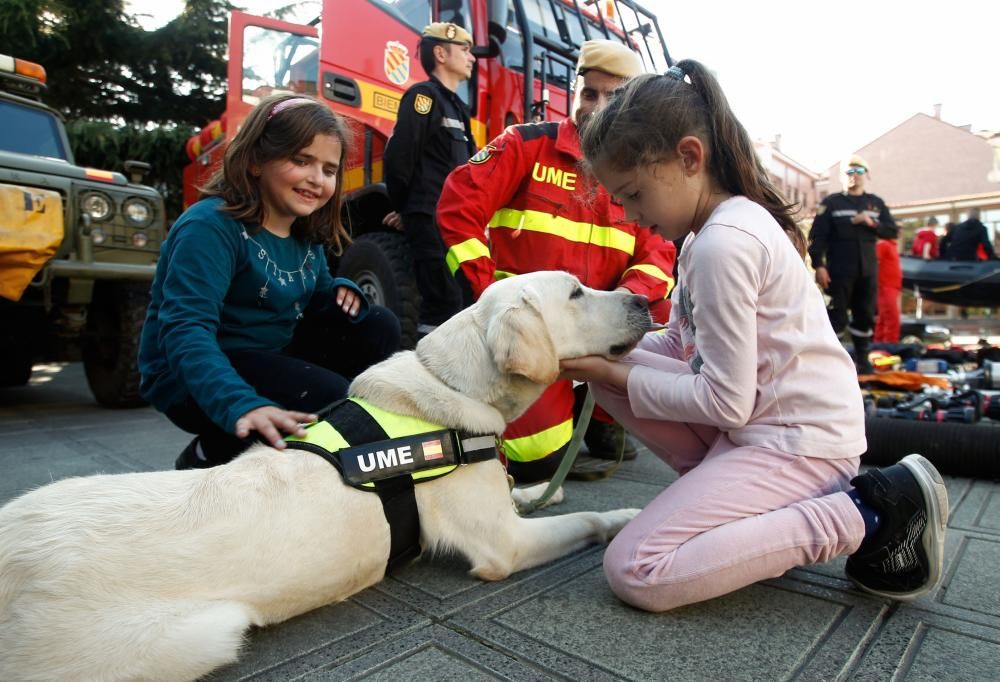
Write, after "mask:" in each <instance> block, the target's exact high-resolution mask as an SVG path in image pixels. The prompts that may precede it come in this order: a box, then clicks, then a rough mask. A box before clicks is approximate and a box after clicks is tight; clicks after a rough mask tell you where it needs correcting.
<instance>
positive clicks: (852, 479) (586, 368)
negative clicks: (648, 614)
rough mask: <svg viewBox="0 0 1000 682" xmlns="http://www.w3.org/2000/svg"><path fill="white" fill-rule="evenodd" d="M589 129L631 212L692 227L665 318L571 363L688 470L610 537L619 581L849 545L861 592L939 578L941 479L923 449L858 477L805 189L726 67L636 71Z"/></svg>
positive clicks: (653, 607) (818, 557)
mask: <svg viewBox="0 0 1000 682" xmlns="http://www.w3.org/2000/svg"><path fill="white" fill-rule="evenodd" d="M582 142H583V151H584V154H585V156H586V159H587V161H588V163H589V164H590V167H591V169H592V171H593V172H594V174H595V175H596V176H597V178H598V179H599V180H600V181H601V183H602V184H603V185H604V186H605V187H606V188H607V189H608V191H609V192H610V193H611V194H612V196H613V197H614V198H615V199H617V200H618V201H620V202H621V203H622V204H623V205H624V207H625V211H626V217H627V218H628V219H629V220H635V221H637V222H639V223H640V224H643V225H648V226H651V227H655V228H656V229H657V231H658V232H659V233H660V234H662V235H663V237H664V238H665V239H670V240H673V239H679V238H682V237H686V238H685V241H684V245H683V248H682V250H681V255H680V260H679V265H680V277H679V284H678V286H677V288H676V289H675V290H674V293H673V296H672V301H673V308H672V312H671V319H670V323H669V325H668V327H667V329H666V330H665V331H664V332H660V333H652V334H649V335H647V336H646V338H645V339H644V340H643V341H642V342H641V343H640V344H639V346H638V348H637V349H636V350H634V351H633V352H632V353H631V354H630V355H629V356H627V357H626V358H625V360H624V361H622V362H613V361H609V360H606V359H604V358H601V357H586V358H579V359H575V360H567V361H563V365H562V367H563V376H564V377H565V378H570V379H575V380H581V381H590V382H591V385H592V388H593V390H594V394H595V396H596V398H597V401H598V403H600V404H601V405H602V406H603V407H604V408H605V409H607V411H608V412H610V413H611V414H612V415H613V416H614V417H615V418H616V419H618V420H619V421H620V422H621V423H622V424H623V425H624V426H625V428H626V429H628V430H629V431H630V432H631V433H632V434H633V435H635V436H636V437H637V438H638V439H639V440H641V441H642V442H643V443H644V444H645V445H646V446H647V447H649V449H650V450H651V451H652V452H653V453H654V454H655V455H656V456H657V457H659V458H660V459H662V460H663V461H664V462H666V463H667V464H668V465H670V466H671V467H673V468H674V469H676V470H677V471H678V473H680V474H681V476H680V478H679V479H678V480H677V481H675V482H674V483H672V484H671V485H670V486H669V487H668V488H667V489H665V490H664V491H663V492H662V493H660V495H659V496H658V497H657V498H656V499H655V500H654V501H653V502H651V503H650V504H649V505H648V506H647V507H646V508H645V509H644V510H643V511H642V512H641V513H640V514H639V515H638V516H637V517H636V518H635V519H634V520H633V521H632V522H631V523H630V524H629V525H628V526H626V528H625V529H624V530H623V531H622V532H621V533H620V534H619V535H618V536H617V537H616V538H615V540H614V541H613V542H612V543H611V545H610V546H609V548H608V551H607V553H606V555H605V559H604V568H605V573H606V574H607V577H608V580H609V582H610V585H611V588H612V589H613V590H614V591H615V593H616V594H617V595H618V596H619V597H620V598H621V599H623V600H624V601H626V602H628V603H630V604H632V605H634V606H637V607H639V608H643V609H647V610H650V611H664V610H667V609H672V608H675V607H677V606H682V605H684V604H689V603H692V602H697V601H701V600H704V599H710V598H712V597H716V596H719V595H722V594H725V593H727V592H731V591H733V590H736V589H739V588H740V587H743V586H745V585H749V584H751V583H754V582H757V581H759V580H763V579H765V578H772V577H776V576H779V575H781V574H783V573H784V572H785V571H787V570H788V569H790V568H792V567H795V566H801V565H804V564H810V563H817V562H824V561H829V560H830V559H833V558H834V557H837V556H840V555H844V554H849V555H850V557H849V558H848V560H847V574H848V577H850V578H851V579H852V580H853V581H854V582H855V583H856V584H857V585H858V586H859V587H861V588H862V589H864V590H867V591H869V592H873V593H875V594H878V595H882V596H886V597H891V598H896V599H912V598H914V597H916V596H918V595H921V594H924V593H925V592H927V591H929V590H931V589H932V588H933V587H934V586H935V585H936V584H937V582H938V581H939V579H940V577H941V571H942V563H943V543H944V530H945V525H946V523H947V514H948V501H947V493H946V491H945V487H944V483H943V481H942V479H941V477H940V475H939V474H938V472H937V471H936V470H935V469H934V467H933V466H932V465H931V464H930V462H928V461H927V460H926V459H924V458H923V457H921V456H920V455H910V456H908V457H906V458H904V459H903V461H901V462H900V463H899V464H896V465H894V466H892V467H888V468H887V469H883V470H881V471H879V470H872V471H869V472H868V473H865V474H864V475H861V476H858V475H857V474H858V465H859V462H860V456H861V454H862V453H864V451H865V449H866V443H865V430H864V412H863V407H862V401H861V393H860V390H859V388H858V383H857V378H856V374H855V370H854V365H853V363H852V362H851V359H850V357H849V356H848V354H847V352H846V351H845V350H844V349H843V347H842V346H841V345H840V343H839V342H838V340H837V337H836V336H835V335H834V333H833V329H832V328H831V327H830V322H829V318H828V316H827V314H826V310H825V308H824V304H823V300H822V297H821V295H820V292H819V290H818V289H817V288H816V287H815V285H814V284H813V283H812V278H811V277H810V275H809V273H808V271H807V270H806V267H805V264H804V262H803V260H802V254H803V253H804V251H805V248H804V247H805V244H804V239H803V236H802V233H801V232H800V231H799V229H798V227H797V226H796V224H795V222H794V221H793V220H792V218H791V209H792V207H791V206H789V205H788V204H786V203H785V201H784V200H783V199H782V198H781V196H780V195H779V194H778V192H777V191H776V190H775V189H774V187H773V186H772V185H771V183H770V181H769V180H768V176H767V173H766V171H765V170H764V168H763V167H762V166H761V164H760V162H759V161H758V160H757V157H756V154H755V152H754V148H753V144H752V142H751V140H750V138H749V137H748V135H747V133H746V131H745V130H744V129H743V127H742V125H740V123H739V121H737V120H736V118H735V117H734V115H733V113H732V111H731V110H730V108H729V105H728V103H727V102H726V99H725V96H724V95H723V94H722V91H721V89H720V88H719V85H718V83H717V81H716V80H715V78H714V77H713V76H712V75H711V73H709V72H708V71H707V70H706V69H705V67H704V66H703V65H701V64H700V63H698V62H695V61H690V60H685V61H682V62H680V63H679V64H678V65H677V66H674V67H672V68H671V69H670V70H669V71H668V72H667V73H666V74H664V75H647V76H640V77H639V78H636V79H634V80H632V81H631V82H630V83H629V84H628V85H627V86H626V87H625V88H624V90H623V91H622V92H621V93H620V94H618V95H617V96H616V98H615V99H614V100H613V101H612V102H611V103H610V104H609V105H608V107H607V108H606V109H605V110H604V111H602V112H600V113H598V114H595V116H594V118H593V120H592V121H591V122H590V123H589V124H588V125H587V126H586V128H585V129H584V131H583V134H582Z"/></svg>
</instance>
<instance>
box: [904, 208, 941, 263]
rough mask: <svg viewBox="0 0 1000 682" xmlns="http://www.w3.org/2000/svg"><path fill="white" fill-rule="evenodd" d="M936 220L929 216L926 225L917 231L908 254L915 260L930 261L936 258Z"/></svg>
mask: <svg viewBox="0 0 1000 682" xmlns="http://www.w3.org/2000/svg"><path fill="white" fill-rule="evenodd" d="M937 228H938V219H937V218H935V217H933V216H931V219H930V220H928V221H927V225H925V226H924V227H922V228H920V229H919V230H917V234H916V238H915V239H914V240H913V249H912V250H911V251H910V253H911V254H912V255H914V256H916V257H917V258H923V259H924V260H932V259H935V258H937V257H938V236H937Z"/></svg>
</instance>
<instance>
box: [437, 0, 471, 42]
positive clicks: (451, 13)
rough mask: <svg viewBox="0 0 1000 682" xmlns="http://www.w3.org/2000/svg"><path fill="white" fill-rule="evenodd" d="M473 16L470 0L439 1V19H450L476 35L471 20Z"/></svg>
mask: <svg viewBox="0 0 1000 682" xmlns="http://www.w3.org/2000/svg"><path fill="white" fill-rule="evenodd" d="M471 16H472V12H471V11H470V9H469V0H440V1H439V2H438V21H450V22H451V23H453V24H456V25H458V26H461V27H462V28H464V29H465V30H466V31H468V32H469V33H470V34H472V35H475V32H474V31H473V30H472V24H471V23H470V22H469V17H471Z"/></svg>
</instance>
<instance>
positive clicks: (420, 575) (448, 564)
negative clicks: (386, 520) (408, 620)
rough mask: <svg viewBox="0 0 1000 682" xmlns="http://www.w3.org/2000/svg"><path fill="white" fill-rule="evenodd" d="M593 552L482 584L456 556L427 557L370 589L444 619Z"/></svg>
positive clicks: (601, 550)
mask: <svg viewBox="0 0 1000 682" xmlns="http://www.w3.org/2000/svg"><path fill="white" fill-rule="evenodd" d="M593 552H600V553H603V552H604V548H603V547H597V546H594V547H590V548H587V549H584V550H581V551H580V552H576V553H575V554H571V555H569V556H568V557H565V558H563V559H560V560H558V561H554V562H552V563H549V564H545V565H544V566H539V567H538V568H534V569H530V570H527V571H521V572H519V573H515V574H514V575H512V576H510V577H509V578H507V579H506V580H500V581H497V582H484V581H482V580H479V579H478V578H473V577H472V576H470V575H469V573H468V571H469V563H468V562H467V561H465V560H464V559H462V558H460V557H455V556H452V557H444V556H440V557H431V558H429V559H421V560H420V561H418V562H416V563H414V564H411V565H410V566H407V567H406V568H404V569H401V570H400V571H398V572H397V573H396V574H395V575H393V576H391V577H389V578H387V579H385V580H383V581H382V582H381V583H379V584H378V585H376V586H375V587H373V588H372V590H373V591H377V592H381V593H383V594H386V595H389V596H391V597H393V598H395V599H398V600H399V601H401V602H404V603H406V604H407V605H409V606H411V607H412V608H414V609H416V610H418V611H420V612H421V613H426V614H429V615H432V616H434V617H436V618H444V617H447V616H448V615H451V614H453V613H455V612H457V611H459V610H461V609H464V608H467V607H468V606H469V605H470V604H474V603H475V602H478V601H480V600H483V599H486V598H488V597H491V596H494V595H496V594H498V593H500V592H503V591H505V590H510V589H512V588H513V587H514V586H515V585H517V584H519V583H521V582H524V581H531V580H536V579H537V577H538V576H540V575H541V576H544V575H547V574H549V573H557V574H558V573H560V572H561V571H564V570H567V566H570V565H571V564H573V563H574V562H575V561H577V560H579V559H580V558H581V557H583V556H586V555H588V554H590V553H593Z"/></svg>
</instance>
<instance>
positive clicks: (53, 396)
mask: <svg viewBox="0 0 1000 682" xmlns="http://www.w3.org/2000/svg"><path fill="white" fill-rule="evenodd" d="M32 381H33V385H31V386H29V387H25V388H18V389H0V472H2V474H3V475H2V477H0V503H3V502H5V501H7V500H8V499H10V498H11V497H13V496H15V495H17V494H18V493H20V492H22V491H24V490H27V489H30V488H32V487H34V486H38V485H40V484H44V483H46V482H48V481H50V480H55V479H58V478H63V477H66V476H76V475H85V474H90V473H95V472H105V473H112V472H130V471H148V470H156V469H166V468H170V467H172V465H173V460H174V458H175V457H176V455H177V454H178V452H179V451H180V450H181V448H182V447H183V446H184V445H185V444H186V442H187V440H188V438H187V437H186V435H185V434H183V433H181V432H179V431H178V430H176V429H175V428H174V427H173V426H171V425H170V424H169V423H168V422H167V421H166V419H164V418H163V417H162V416H160V415H159V414H157V413H156V412H155V411H153V410H152V409H149V408H146V409H140V410H128V411H110V410H104V409H101V408H99V407H97V406H96V405H95V404H94V403H93V401H92V399H91V397H90V394H89V392H88V390H87V387H86V382H85V380H84V378H83V371H82V369H81V367H80V366H79V365H77V364H70V365H52V366H46V368H43V369H40V370H37V371H36V374H35V377H34V378H33V379H32ZM673 478H674V475H673V474H672V472H670V471H669V469H668V468H667V467H666V466H664V465H662V464H661V463H660V462H659V461H657V460H655V459H654V458H653V457H652V456H651V455H650V454H649V453H648V452H646V453H641V454H640V456H639V458H638V459H637V460H636V461H634V462H628V463H626V464H624V465H623V466H622V467H621V468H620V469H619V470H618V472H617V473H616V474H615V475H614V477H613V478H611V479H609V480H606V481H602V482H596V483H575V482H571V483H569V484H568V485H567V501H566V502H565V503H564V504H563V505H561V507H559V508H558V511H559V512H566V511H580V510H584V509H613V508H617V507H638V506H642V505H644V504H645V503H646V502H648V501H649V500H651V499H652V498H653V497H654V496H655V495H656V494H657V493H658V492H659V491H660V490H662V489H663V487H664V486H665V485H667V484H668V483H669V482H670V481H671V480H672V479H673ZM947 483H948V493H949V496H950V499H951V523H950V530H949V534H948V539H947V546H946V566H945V578H944V582H943V584H942V585H941V587H939V588H938V589H937V590H936V591H935V592H934V593H933V594H931V595H928V596H927V597H925V598H923V599H920V600H918V601H916V602H914V603H912V604H909V605H906V606H903V605H899V604H896V603H893V602H889V601H885V600H882V599H878V598H875V597H871V596H867V595H864V594H862V593H860V592H858V591H856V590H855V589H853V588H852V586H851V584H850V583H849V582H848V581H847V580H846V579H845V578H844V577H843V572H842V569H843V559H840V560H837V561H834V562H831V563H828V564H822V565H818V566H812V567H809V568H804V569H795V570H792V571H790V572H788V573H787V574H786V575H784V576H782V577H781V578H778V579H776V580H769V581H767V582H764V583H760V584H758V585H754V586H751V587H748V588H746V589H743V590H740V591H738V592H736V593H734V594H731V595H728V596H725V597H721V598H719V599H715V600H712V601H709V602H706V603H702V604H697V605H694V606H690V607H686V608H682V609H678V610H676V611H673V612H670V613H667V614H662V615H653V614H647V613H643V612H639V611H636V610H634V609H631V608H629V607H626V606H624V605H622V604H621V603H620V602H618V601H617V600H616V599H615V598H614V597H613V596H612V594H611V593H610V591H609V590H608V588H607V586H606V585H605V582H604V577H603V574H602V572H601V556H602V552H603V548H601V547H592V548H590V549H587V550H584V551H581V552H579V553H577V554H574V555H572V556H570V557H567V558H565V559H563V560H561V561H558V562H556V563H554V564H550V565H548V566H545V567H542V568H540V569H536V570H532V571H526V572H523V573H520V574H517V575H515V576H513V577H511V578H510V579H508V580H505V581H503V582H500V583H481V582H479V581H477V580H474V579H472V578H470V577H468V576H467V575H466V574H465V571H466V567H465V566H464V565H463V563H462V562H461V561H459V560H453V559H434V560H431V561H422V562H418V563H417V564H414V565H413V566H411V567H408V568H407V569H405V570H403V571H401V572H400V573H398V574H397V575H395V576H394V577H391V578H388V579H387V580H385V581H383V582H382V583H381V584H380V585H378V586H376V587H374V588H371V589H369V590H367V591H365V592H363V593H361V594H359V595H357V596H356V597H354V598H352V599H350V600H349V601H347V602H345V603H342V604H338V605H334V606H330V607H326V608H323V609H319V610H317V611H314V612H312V613H309V614H306V615H304V616H302V617H299V618H296V619H294V620H291V621H288V622H286V623H283V624H281V625H278V626H275V627H272V628H269V629H266V630H260V631H256V632H254V633H253V634H252V636H251V637H250V640H249V642H248V646H247V647H246V652H245V654H244V656H243V658H242V660H241V661H240V663H239V664H237V665H235V666H232V667H230V668H226V669H224V670H222V671H220V672H219V673H218V674H217V675H215V676H213V677H212V679H213V680H220V681H223V680H224V681H228V680H240V679H254V680H293V679H294V680H346V679H375V680H419V679H423V680H435V681H436V680H462V681H463V682H464V681H466V680H469V681H478V680H496V679H501V680H713V681H714V680H767V681H771V680H790V679H797V680H842V679H843V680H847V679H851V680H890V679H893V680H896V679H898V680H903V679H905V680H947V681H952V680H970V681H975V682H981V681H989V680H996V679H1000V580H998V577H1000V485H998V484H997V482H986V481H976V480H971V479H962V478H948V479H947Z"/></svg>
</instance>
